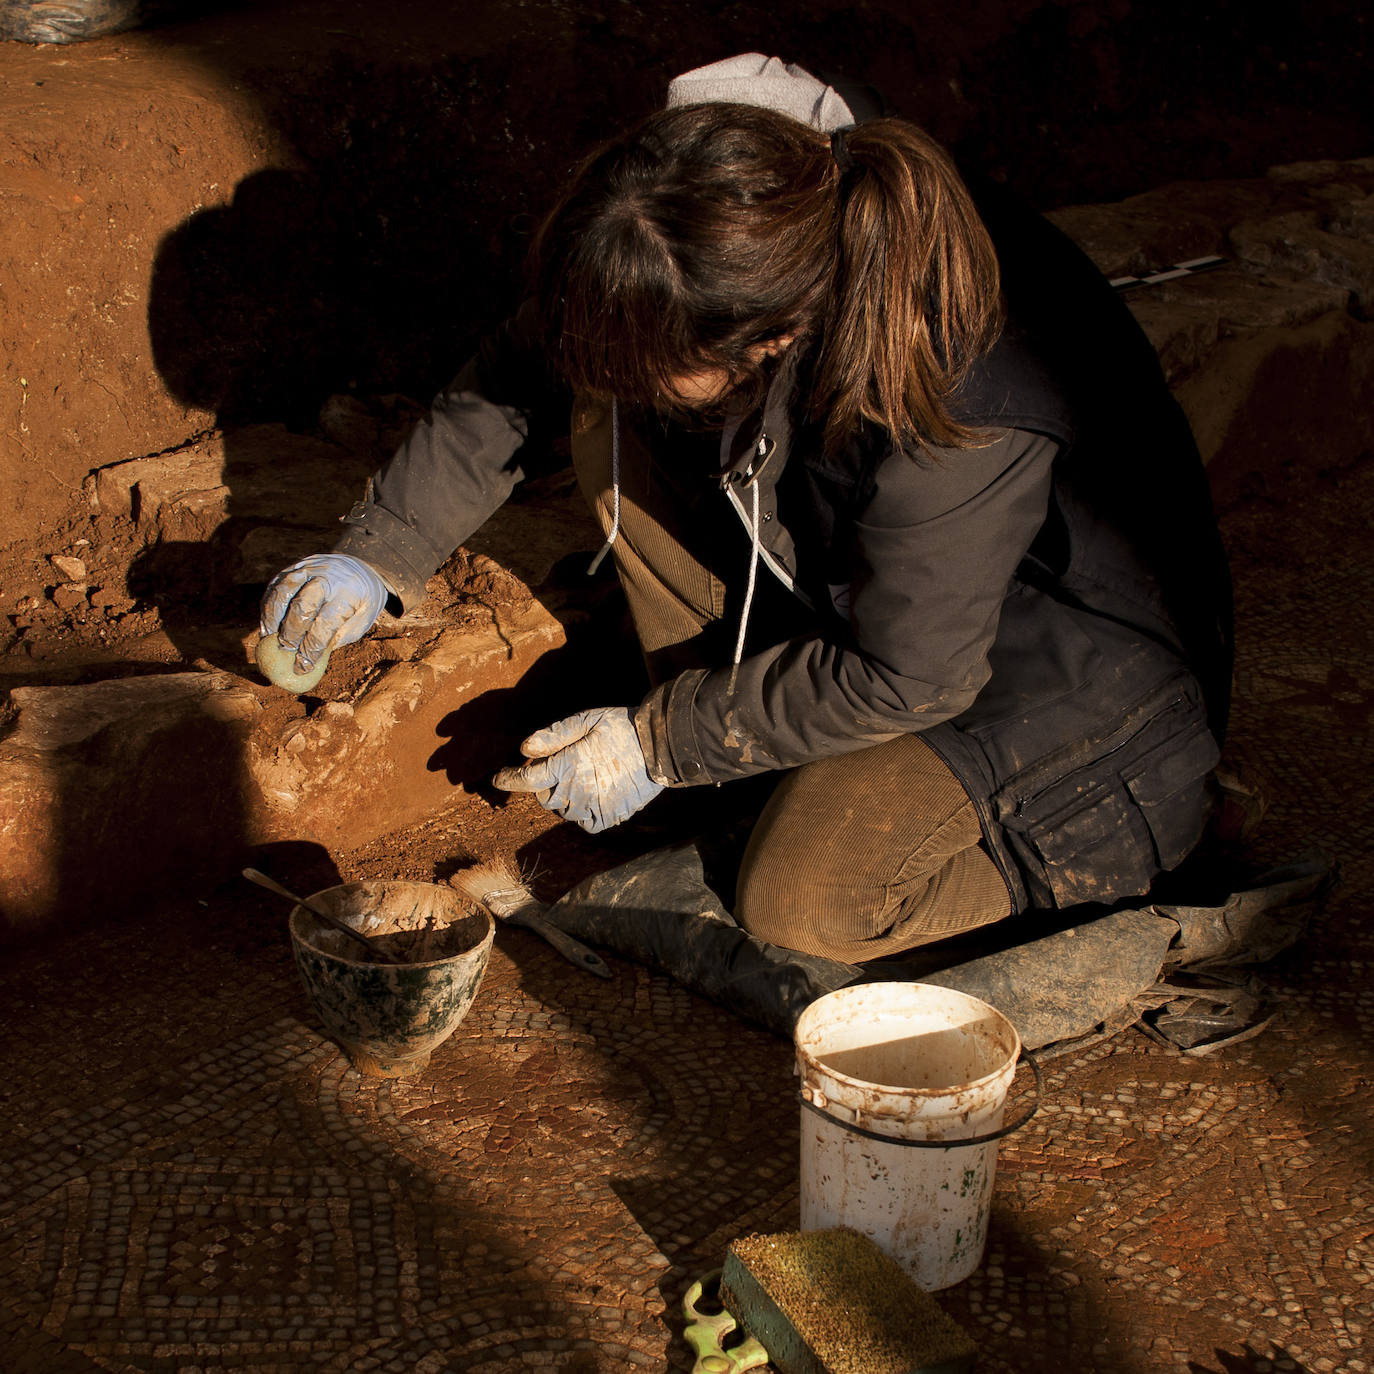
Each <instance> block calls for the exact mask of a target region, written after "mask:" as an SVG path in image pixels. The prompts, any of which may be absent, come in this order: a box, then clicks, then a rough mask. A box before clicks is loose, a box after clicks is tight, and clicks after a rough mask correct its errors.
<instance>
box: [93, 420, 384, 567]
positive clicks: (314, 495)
mask: <svg viewBox="0 0 1374 1374" xmlns="http://www.w3.org/2000/svg"><path fill="white" fill-rule="evenodd" d="M372 467H373V464H372V461H371V458H370V456H369V455H364V454H359V453H357V452H355V451H353V450H350V449H346V448H343V447H341V446H340V445H338V444H332V443H327V442H325V441H323V440H320V439H314V438H311V437H309V436H308V435H301V434H293V433H291V431H290V430H288V429H287V428H286V427H285V426H284V425H248V426H245V427H243V428H242V429H235V430H231V431H227V432H224V433H218V434H215V435H213V436H210V437H208V438H205V439H201V440H198V441H197V442H196V443H194V444H189V445H187V446H186V447H184V448H179V449H176V450H174V451H172V452H170V453H158V454H153V455H152V456H150V457H147V458H131V459H129V460H128V461H127V462H123V463H113V464H111V465H109V466H108V467H103V468H100V469H98V470H97V471H96V472H95V474H94V475H93V479H92V481H91V482H90V483H89V484H88V488H87V490H88V493H89V495H90V498H91V502H92V504H93V505H94V506H95V508H96V509H98V510H101V511H110V512H112V513H114V514H116V515H124V516H128V517H130V518H131V519H133V520H135V521H136V522H137V523H138V525H139V526H140V528H141V529H143V530H144V531H145V533H147V534H149V535H156V537H157V538H159V539H184V540H198V539H199V540H203V539H208V538H210V537H211V536H212V535H213V534H214V533H215V531H216V530H217V529H218V528H219V527H220V526H221V525H222V524H224V523H225V522H226V521H227V520H230V519H235V520H241V521H244V522H246V523H249V524H259V523H262V524H282V525H288V526H294V527H297V528H307V529H328V528H330V527H331V526H333V525H334V524H335V523H336V522H337V521H338V519H339V517H340V516H341V515H343V514H345V513H346V512H347V511H348V509H349V507H350V506H352V505H353V503H354V502H355V501H356V500H357V499H358V495H359V493H360V492H361V491H362V488H363V485H364V484H365V483H366V481H367V478H368V477H369V476H370V474H371V472H372Z"/></svg>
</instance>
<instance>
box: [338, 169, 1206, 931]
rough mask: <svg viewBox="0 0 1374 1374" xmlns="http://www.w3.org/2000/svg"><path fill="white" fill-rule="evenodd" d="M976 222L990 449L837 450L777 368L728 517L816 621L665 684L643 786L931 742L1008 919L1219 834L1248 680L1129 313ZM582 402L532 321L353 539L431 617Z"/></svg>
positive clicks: (1168, 406) (675, 437) (1197, 505)
mask: <svg viewBox="0 0 1374 1374" xmlns="http://www.w3.org/2000/svg"><path fill="white" fill-rule="evenodd" d="M983 209H984V214H985V218H986V219H987V220H988V222H989V227H990V229H991V230H992V232H993V235H994V241H995V242H997V244H998V247H999V253H1000V255H1001V258H1002V263H1003V269H1004V276H1005V285H1006V293H1007V298H1008V305H1009V310H1010V316H1011V322H1010V323H1009V325H1008V328H1007V330H1006V331H1005V333H1004V335H1003V338H1002V340H1001V341H1000V342H999V344H998V345H997V346H996V348H995V349H994V350H993V352H992V353H991V354H990V355H989V356H988V357H987V358H985V359H984V360H983V361H982V363H981V364H980V365H979V366H978V368H977V369H976V370H975V372H974V374H973V375H972V376H971V377H970V379H969V381H968V383H967V384H966V386H965V387H964V389H963V391H962V392H961V393H960V395H959V397H958V399H957V404H956V411H957V413H958V414H959V416H960V418H962V419H964V420H965V421H966V422H968V423H970V424H973V425H976V426H978V427H980V428H987V429H988V430H989V437H990V439H991V440H992V442H990V443H989V444H988V445H986V446H985V447H982V448H975V449H970V450H961V451H951V452H943V453H933V454H930V453H927V454H920V455H912V454H908V453H905V452H900V451H894V449H893V447H892V445H891V443H890V441H889V440H888V438H887V436H886V434H885V433H883V432H881V431H876V430H875V431H869V432H866V433H864V434H862V435H861V436H860V437H859V438H858V439H857V440H856V441H855V442H854V443H852V444H851V445H849V447H848V448H847V449H846V450H845V451H844V452H843V453H842V454H840V455H839V456H838V457H832V458H827V457H826V456H825V455H824V453H823V452H822V450H821V446H820V444H819V441H818V438H817V436H816V435H814V434H813V433H810V432H809V431H808V430H807V429H806V427H805V425H804V424H802V423H801V422H800V420H799V419H798V415H797V407H796V406H795V404H794V403H792V400H791V397H792V391H791V387H790V379H789V377H788V375H787V373H786V372H784V373H783V374H781V375H780V376H779V378H778V380H777V382H776V383H775V385H774V387H773V388H772V390H771V391H770V394H769V399H768V403H767V405H766V406H765V409H764V412H763V414H762V416H761V417H760V421H759V424H760V428H761V431H762V433H763V434H764V435H766V438H767V441H768V450H769V456H768V459H767V461H765V462H763V463H762V464H760V463H758V462H757V461H756V460H755V459H754V458H753V457H752V456H750V455H752V454H753V452H754V444H753V440H754V439H755V437H756V431H754V430H746V431H745V432H744V433H743V434H742V435H741V436H740V441H739V443H738V444H737V445H736V447H735V450H734V451H735V452H743V453H744V454H745V455H746V456H745V457H742V458H740V459H738V460H737V461H736V462H735V463H734V464H732V466H731V469H730V471H729V472H727V474H726V475H725V478H724V480H723V485H724V486H725V488H726V489H727V490H726V495H725V496H724V497H723V498H722V499H730V495H729V493H730V491H733V499H735V500H737V501H738V502H739V504H740V505H741V506H742V507H743V508H744V509H746V510H750V509H752V503H753V497H754V493H753V492H752V491H750V490H749V487H750V485H752V484H754V483H757V486H758V498H759V510H760V515H761V524H760V533H761V537H762V542H763V545H764V550H765V553H766V556H767V562H768V566H769V567H770V569H771V570H772V572H773V573H774V574H775V575H778V576H779V577H781V578H782V579H783V580H785V581H787V582H789V584H790V585H793V586H794V587H795V589H796V590H797V591H798V593H799V594H800V595H802V596H804V597H806V599H807V600H808V602H809V603H810V604H811V605H812V606H813V607H814V608H815V620H814V623H813V626H812V628H811V629H810V630H809V631H808V632H806V633H803V634H800V635H793V636H791V637H789V638H786V639H783V640H782V641H781V642H777V643H768V642H766V641H767V636H766V634H765V636H764V639H765V642H764V644H763V645H762V647H757V648H751V652H750V653H749V654H748V656H747V657H746V658H745V659H744V661H743V663H742V664H741V665H740V668H739V670H738V672H734V671H733V670H732V669H731V667H730V666H729V664H728V663H721V664H718V665H705V666H703V667H701V668H699V669H693V670H690V671H688V672H685V673H682V674H680V675H678V676H676V677H674V678H673V679H672V680H670V681H668V682H665V683H663V684H661V685H660V686H658V687H656V688H655V689H654V690H653V691H652V692H651V693H650V694H649V696H648V697H647V698H646V699H645V701H644V702H643V703H642V704H641V705H640V707H639V708H638V711H637V713H636V724H637V725H638V727H639V730H640V737H641V741H642V742H643V743H644V744H645V749H646V755H647V757H648V761H649V765H650V771H651V773H652V774H653V775H654V776H655V777H657V778H659V779H660V780H663V781H668V782H670V783H675V784H678V785H691V784H699V783H707V782H717V781H723V780H726V779H729V778H733V777H739V776H744V775H747V774H751V773H757V772H761V771H767V770H773V769H779V768H787V767H792V766H795V765H797V764H800V763H804V762H806V761H808V760H809V759H814V758H817V757H822V756H824V755H827V754H833V753H838V752H845V751H848V750H852V749H856V748H861V747H863V746H865V745H867V744H870V743H876V742H879V741H881V740H885V739H890V738H893V737H895V736H897V735H899V734H903V733H910V732H921V733H922V734H923V736H924V738H925V739H926V740H927V741H928V742H929V743H930V745H931V746H932V747H933V748H934V749H936V751H937V752H939V753H940V755H941V756H942V757H943V758H944V759H945V760H946V762H947V763H948V764H949V766H950V767H951V768H952V769H953V771H954V772H955V774H956V775H957V776H958V777H959V778H960V779H961V781H962V782H963V783H964V785H965V787H966V788H967V789H968V791H969V793H970V795H971V796H972V797H973V798H974V801H975V803H976V804H977V806H978V808H979V812H980V816H981V818H982V822H983V830H984V836H985V840H986V843H987V846H988V848H989V851H990V852H991V853H992V855H993V857H994V859H995V860H996V862H997V863H998V865H999V867H1000V868H1001V870H1002V872H1003V874H1004V876H1005V878H1006V881H1007V885H1008V889H1009V891H1010V893H1011V896H1012V900H1013V903H1014V905H1015V907H1016V909H1018V910H1020V909H1024V908H1026V907H1028V906H1032V905H1070V904H1073V903H1076V902H1081V901H1097V900H1114V899H1116V898H1120V897H1126V896H1131V895H1135V894H1138V893H1140V892H1143V891H1145V890H1146V889H1147V888H1148V886H1149V884H1150V881H1151V879H1152V878H1153V877H1154V875H1155V874H1156V873H1157V872H1158V871H1160V870H1161V869H1164V868H1169V867H1172V866H1173V865H1174V864H1176V863H1177V862H1178V861H1179V860H1180V859H1182V858H1183V857H1184V855H1185V854H1186V853H1187V852H1188V850H1189V849H1190V848H1191V847H1192V846H1193V845H1194V844H1195V843H1196V841H1197V839H1198V837H1199V835H1200V833H1201V830H1202V826H1203V823H1204V821H1205V816H1206V808H1207V793H1206V778H1207V775H1208V773H1209V771H1210V769H1211V768H1212V766H1213V764H1214V763H1215V761H1216V758H1217V743H1216V742H1217V740H1218V739H1219V738H1220V736H1221V732H1222V730H1223V729H1224V723H1225V715H1226V704H1227V698H1228V691H1229V681H1230V664H1229V652H1230V649H1229V597H1228V590H1227V589H1228V583H1227V579H1226V574H1225V563H1224V559H1223V558H1222V555H1221V552H1220V545H1219V542H1218V539H1217V535H1216V529H1215V524H1214V521H1213V520H1212V516H1211V510H1210V503H1209V498H1208V493H1207V487H1206V482H1205V477H1204V475H1203V471H1202V466H1201V463H1200V461H1199V459H1198V456H1197V452H1196V449H1195V447H1194V445H1193V441H1192V438H1191V435H1190V434H1189V432H1188V427H1187V424H1186V422H1185V421H1184V419H1183V417H1182V415H1181V413H1180V412H1179V411H1178V408H1177V406H1176V405H1175V403H1174V402H1173V400H1172V398H1171V397H1170V395H1169V393H1168V390H1167V388H1166V386H1165V384H1164V381H1163V377H1162V375H1161V373H1160V370H1159V367H1158V364H1157V362H1156V360H1155V357H1154V354H1153V351H1152V350H1151V349H1150V346H1149V344H1148V342H1147V341H1146V340H1145V339H1144V337H1143V335H1141V333H1140V331H1139V329H1138V328H1137V327H1136V325H1135V323H1134V321H1133V320H1132V318H1131V316H1130V315H1129V312H1128V311H1126V310H1125V309H1124V307H1123V306H1122V305H1121V303H1120V301H1119V300H1117V299H1116V298H1115V296H1114V293H1113V292H1112V291H1111V289H1110V287H1109V286H1108V285H1107V284H1106V283H1105V281H1103V279H1102V278H1101V276H1100V275H1099V274H1098V273H1097V272H1096V270H1095V269H1093V268H1092V266H1091V264H1089V263H1087V262H1086V260H1085V259H1083V258H1082V256H1081V254H1079V253H1078V251H1077V250H1076V249H1075V248H1074V247H1073V245H1072V244H1070V243H1069V242H1068V240H1066V239H1064V238H1063V237H1062V236H1060V235H1058V234H1057V233H1056V232H1055V231H1053V230H1052V229H1051V228H1050V226H1048V225H1047V224H1046V223H1045V222H1044V221H1043V220H1041V219H1039V218H1038V217H1035V216H1026V215H1022V214H1021V213H1020V212H1018V211H1015V210H1013V209H1009V208H1006V207H1003V206H1001V205H999V204H998V203H997V200H996V197H995V196H993V197H991V198H990V199H988V200H985V202H984V205H983ZM569 400H570V398H568V397H567V396H566V395H561V394H560V392H559V389H558V387H557V384H556V382H555V381H554V380H553V379H552V378H551V377H550V375H549V373H548V371H547V368H546V366H545V364H544V362H543V359H542V358H541V356H540V354H539V350H538V348H537V347H536V345H535V342H534V339H533V336H532V334H531V332H530V328H529V320H528V318H523V319H522V318H521V317H517V319H516V320H515V321H513V322H512V323H511V324H509V325H508V326H506V327H505V328H504V329H503V330H502V331H501V332H500V333H499V334H498V335H497V336H496V337H495V338H493V339H492V340H491V341H489V342H488V344H487V345H485V346H484V348H483V349H482V351H481V353H480V354H479V356H478V358H477V359H475V360H474V361H473V362H472V363H471V364H470V365H469V366H468V368H466V369H465V370H464V372H463V373H462V374H460V376H459V378H458V379H457V380H456V381H455V382H454V384H453V385H452V386H451V387H449V388H448V389H447V390H446V391H445V392H444V393H442V394H441V395H440V397H439V398H438V400H437V401H436V403H435V406H434V409H433V411H432V412H431V414H430V416H429V417H428V418H427V419H426V420H425V421H424V422H422V424H421V425H420V426H419V427H418V428H417V430H416V432H415V433H414V435H412V437H411V438H410V439H409V440H408V441H407V443H406V444H405V445H404V446H403V447H402V449H401V450H400V452H399V453H398V454H397V455H396V457H395V458H394V459H393V460H392V461H391V463H390V464H388V465H387V467H386V468H384V469H383V470H382V472H381V473H379V474H378V476H377V477H376V478H375V479H374V482H373V484H372V487H371V489H370V491H369V497H368V499H367V500H366V501H365V502H364V503H362V504H361V505H360V506H358V507H356V508H355V509H354V511H353V512H352V513H351V514H350V516H349V517H348V523H349V526H350V528H349V531H348V533H347V534H346V535H345V537H344V540H343V541H342V543H341V545H340V548H341V549H342V550H343V551H346V552H349V553H352V554H355V555H357V556H359V557H362V558H365V559H367V560H368V561H369V562H371V563H373V564H374V565H375V566H376V567H377V568H378V569H379V570H380V571H381V572H382V573H383V574H384V575H385V576H386V577H387V578H388V580H389V581H390V582H391V584H392V586H393V587H394V588H395V590H396V591H397V592H398V593H399V594H400V596H401V598H402V600H403V602H404V603H405V604H406V605H407V606H409V605H412V604H414V603H415V602H416V601H418V600H419V599H420V598H421V597H422V596H423V589H424V581H425V578H426V577H427V576H428V575H429V573H430V572H432V571H433V570H434V568H436V567H437V566H438V565H439V563H440V562H442V561H443V560H444V559H445V558H446V557H447V556H448V555H449V553H451V551H452V550H453V549H454V548H455V547H456V546H457V545H458V544H459V543H461V541H462V540H463V539H465V538H466V537H467V536H468V535H469V534H471V533H472V531H473V530H474V529H476V527H477V526H478V525H480V524H481V522H482V521H483V520H484V519H485V518H486V517H487V515H489V514H490V513H491V512H492V511H493V510H494V509H495V508H496V507H497V506H498V505H499V504H500V503H501V502H502V501H503V500H504V499H505V497H506V496H507V495H508V494H509V492H510V490H511V489H512V488H513V487H514V485H515V483H516V482H517V481H518V480H520V478H521V476H522V475H523V469H522V467H521V463H522V461H523V460H524V458H525V455H526V454H527V453H532V452H536V451H538V452H542V451H543V450H544V448H545V446H544V445H543V444H542V443H535V442H529V443H528V444H527V442H526V441H527V439H528V440H531V441H532V440H534V439H535V438H536V431H538V430H539V428H540V427H541V426H542V425H547V424H551V423H552V422H553V421H554V419H555V417H556V419H557V420H561V421H563V422H564V423H566V418H567V413H568V404H569ZM655 451H656V453H657V454H658V455H659V459H660V461H662V462H663V463H664V464H665V465H666V466H668V467H670V468H671V467H672V466H673V465H674V464H675V463H676V462H678V461H679V460H680V461H683V462H686V461H698V462H699V461H700V457H701V452H702V446H701V443H700V439H699V436H688V435H685V434H683V433H682V432H680V431H673V430H672V428H671V427H668V428H667V429H665V430H664V431H663V432H662V433H661V434H660V435H659V443H658V444H657V445H656V450H655ZM739 537H740V539H741V540H744V539H746V538H747V536H746V534H745V530H744V526H743V525H742V524H741V527H740V533H739ZM755 628H756V630H757V629H758V628H759V627H755ZM762 628H763V629H764V630H766V629H767V626H766V625H765V626H764V627H762ZM753 643H757V634H756V636H755V639H754V641H753Z"/></svg>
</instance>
